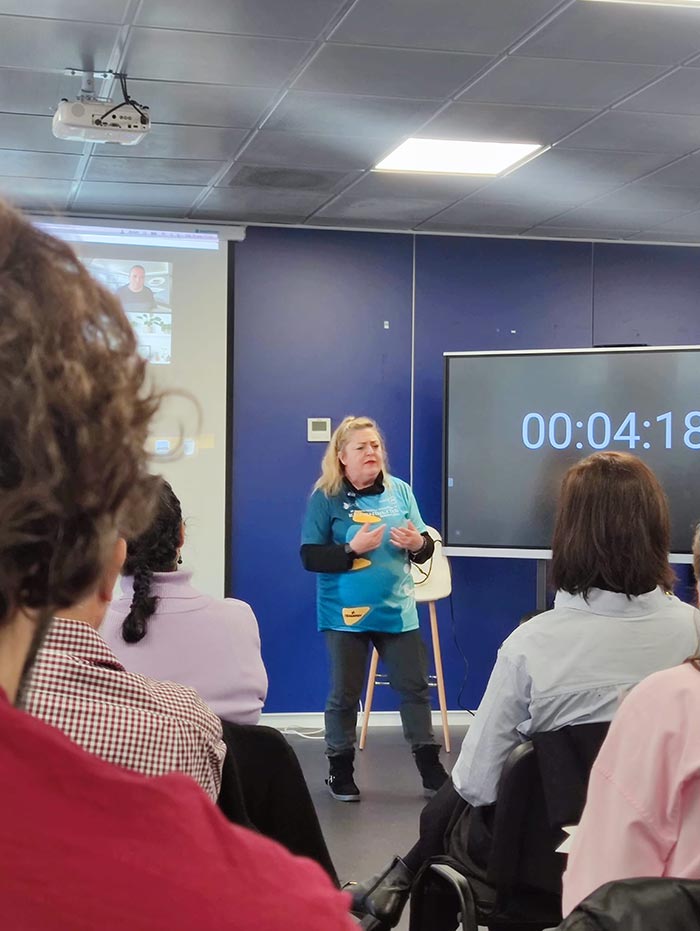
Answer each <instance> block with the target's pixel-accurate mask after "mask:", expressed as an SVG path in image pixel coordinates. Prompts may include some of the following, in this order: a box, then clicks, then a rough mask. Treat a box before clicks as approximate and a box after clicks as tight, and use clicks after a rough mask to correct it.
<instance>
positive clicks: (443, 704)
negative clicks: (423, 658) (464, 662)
mask: <svg viewBox="0 0 700 931" xmlns="http://www.w3.org/2000/svg"><path fill="white" fill-rule="evenodd" d="M428 610H429V611H430V632H431V634H432V636H433V656H434V657H435V678H436V679H437V690H438V700H439V702H440V714H441V715H442V732H443V734H444V735H445V753H449V752H450V750H451V745H450V728H449V725H448V723H447V699H446V697H445V679H444V676H443V674H442V653H441V652H440V637H439V635H438V626H437V611H436V610H435V602H434V601H429V602H428Z"/></svg>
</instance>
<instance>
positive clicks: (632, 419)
mask: <svg viewBox="0 0 700 931" xmlns="http://www.w3.org/2000/svg"><path fill="white" fill-rule="evenodd" d="M681 416H683V415H681ZM639 422H640V424H641V429H642V430H643V431H649V429H650V428H655V429H654V434H656V437H655V439H656V445H659V444H663V447H664V448H665V449H672V448H673V412H672V411H666V413H665V414H659V415H658V416H657V417H655V418H654V420H653V421H651V420H641V419H640V421H639ZM684 425H685V432H684V433H683V443H684V444H685V446H687V447H688V449H700V411H688V413H687V414H685V418H684ZM637 429H638V427H637V413H636V411H630V412H629V413H628V414H626V415H625V417H624V419H623V420H622V422H621V423H620V424H619V425H618V426H616V425H615V424H614V423H613V422H612V420H611V418H610V415H609V414H606V413H605V411H595V412H594V413H593V414H590V415H589V416H588V418H587V420H585V421H583V420H574V419H573V418H572V417H571V416H570V415H569V414H566V413H564V412H563V411H557V412H556V413H554V414H552V415H551V416H550V417H549V418H548V419H545V418H544V417H543V416H542V414H538V413H536V412H534V411H533V412H530V413H529V414H525V416H524V417H523V426H522V437H523V443H524V445H525V446H526V447H527V448H528V449H542V447H543V446H544V445H545V444H547V445H549V446H550V447H551V448H552V449H569V447H570V446H571V445H572V443H573V445H574V446H575V447H576V449H583V448H584V445H587V446H588V447H590V448H591V449H607V448H608V447H609V446H610V445H611V444H613V443H615V444H617V443H621V444H625V445H626V446H627V448H628V449H636V448H637V445H638V444H641V446H642V448H643V449H650V448H651V445H652V444H651V442H649V441H648V440H646V441H645V440H643V435H642V434H641V433H637ZM574 431H580V435H581V437H582V439H585V444H584V442H582V441H580V440H579V441H577V440H576V439H575V434H574ZM654 434H647V433H644V436H647V435H650V436H652V437H653V436H654Z"/></svg>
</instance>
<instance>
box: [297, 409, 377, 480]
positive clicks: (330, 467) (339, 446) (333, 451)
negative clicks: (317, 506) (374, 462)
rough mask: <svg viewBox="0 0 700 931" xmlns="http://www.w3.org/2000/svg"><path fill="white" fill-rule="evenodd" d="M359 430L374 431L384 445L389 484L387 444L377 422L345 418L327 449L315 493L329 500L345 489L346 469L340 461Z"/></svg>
mask: <svg viewBox="0 0 700 931" xmlns="http://www.w3.org/2000/svg"><path fill="white" fill-rule="evenodd" d="M357 430H374V432H375V433H376V434H377V436H378V437H379V442H380V443H381V444H382V461H383V465H384V480H385V485H388V484H389V459H388V457H387V454H386V443H385V442H384V437H383V436H382V431H381V430H380V429H379V427H378V426H377V422H376V421H375V420H372V418H371V417H345V418H343V420H342V421H341V422H340V424H339V425H338V426H337V427H336V429H335V432H334V433H333V436H332V437H331V438H330V442H329V443H328V446H327V447H326V451H325V453H324V454H323V459H322V460H321V475H320V476H319V478H318V479H317V481H316V484H315V485H314V487H313V491H322V492H323V493H324V495H325V496H326V497H327V498H332V497H333V495H337V494H338V492H339V491H340V489H341V488H342V487H343V478H344V477H345V469H344V467H343V464H342V462H341V461H340V454H341V453H342V451H343V450H344V449H345V447H346V446H347V444H348V443H349V442H350V440H351V439H352V435H353V433H355V432H356V431H357Z"/></svg>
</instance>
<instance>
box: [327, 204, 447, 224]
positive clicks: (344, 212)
mask: <svg viewBox="0 0 700 931" xmlns="http://www.w3.org/2000/svg"><path fill="white" fill-rule="evenodd" d="M444 206H445V200H444V199H430V198H427V197H415V198H410V199H406V200H396V199H394V198H390V197H365V198H358V199H350V198H342V199H338V200H336V201H334V202H333V203H332V204H329V206H328V207H326V208H324V209H323V210H320V211H319V212H318V213H315V214H314V215H313V217H311V219H310V222H312V223H315V222H317V221H318V222H323V223H327V224H331V225H333V226H342V225H343V224H344V223H345V221H347V220H351V221H353V223H355V224H362V223H364V224H365V225H367V226H370V225H374V226H376V225H382V224H391V225H392V227H397V226H398V227H400V228H401V229H406V230H409V229H412V228H413V227H414V226H418V225H419V224H420V223H422V222H423V221H424V220H426V219H427V218H428V217H431V216H433V214H435V213H438V212H439V211H440V210H442V209H443V208H444Z"/></svg>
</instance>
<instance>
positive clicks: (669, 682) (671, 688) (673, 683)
mask: <svg viewBox="0 0 700 931" xmlns="http://www.w3.org/2000/svg"><path fill="white" fill-rule="evenodd" d="M676 698H677V699H679V700H687V699H688V698H690V699H691V700H692V701H693V702H694V703H695V702H697V701H698V699H700V671H698V669H696V668H695V666H694V665H693V664H692V663H681V664H680V665H678V666H671V667H670V668H669V669H661V670H660V671H659V672H653V673H652V674H651V675H650V676H646V677H645V678H644V679H642V681H641V682H640V683H639V684H638V685H636V686H635V687H634V688H633V689H632V691H631V692H630V693H629V695H628V696H627V697H626V698H625V701H624V702H623V705H622V707H624V705H625V704H626V703H627V702H631V701H632V700H634V703H635V704H637V705H649V706H650V707H651V706H655V707H659V708H660V709H661V708H663V707H664V703H666V702H668V701H672V700H673V699H676ZM664 713H665V712H664Z"/></svg>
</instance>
